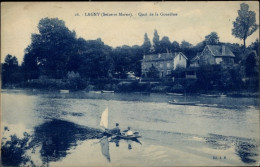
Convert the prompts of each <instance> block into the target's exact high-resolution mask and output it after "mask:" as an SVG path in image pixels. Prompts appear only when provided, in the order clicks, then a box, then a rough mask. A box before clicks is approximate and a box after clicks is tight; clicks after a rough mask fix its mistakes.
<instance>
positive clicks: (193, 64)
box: [190, 52, 201, 67]
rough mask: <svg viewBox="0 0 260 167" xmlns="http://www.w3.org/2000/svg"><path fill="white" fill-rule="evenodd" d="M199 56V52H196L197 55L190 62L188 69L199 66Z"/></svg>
mask: <svg viewBox="0 0 260 167" xmlns="http://www.w3.org/2000/svg"><path fill="white" fill-rule="evenodd" d="M200 55H201V52H198V53H197V55H196V56H195V57H193V58H192V59H191V60H190V67H199V66H200V65H199V64H200Z"/></svg>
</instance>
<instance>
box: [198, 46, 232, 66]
mask: <svg viewBox="0 0 260 167" xmlns="http://www.w3.org/2000/svg"><path fill="white" fill-rule="evenodd" d="M234 58H235V55H234V54H233V53H232V51H231V50H230V49H229V48H228V47H227V46H225V45H222V46H219V45H207V46H205V48H204V49H203V51H202V52H201V54H200V55H199V65H214V64H220V63H221V62H223V63H225V64H229V65H233V64H234Z"/></svg>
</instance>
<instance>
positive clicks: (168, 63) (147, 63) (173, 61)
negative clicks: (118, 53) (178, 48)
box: [142, 52, 188, 78]
mask: <svg viewBox="0 0 260 167" xmlns="http://www.w3.org/2000/svg"><path fill="white" fill-rule="evenodd" d="M187 60H188V59H187V57H186V56H185V55H184V54H183V53H181V52H178V53H161V54H151V55H144V57H143V60H142V74H143V76H145V77H147V73H148V71H149V69H150V68H151V67H152V66H154V67H156V68H157V69H158V71H159V72H160V78H162V77H165V76H166V75H168V74H171V71H172V70H175V69H176V68H178V67H182V68H186V67H187Z"/></svg>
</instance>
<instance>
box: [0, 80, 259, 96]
mask: <svg viewBox="0 0 260 167" xmlns="http://www.w3.org/2000/svg"><path fill="white" fill-rule="evenodd" d="M187 83H189V84H192V83H194V82H192V81H188V82H186V81H185V83H175V82H167V81H162V82H159V81H146V82H139V80H120V79H95V80H83V79H77V80H75V79H34V80H30V81H25V82H21V83H16V84H8V85H5V86H2V88H3V89H17V88H18V89H24V88H25V89H34V90H36V89H39V90H51V91H60V90H62V91H64V92H68V91H70V92H71V91H73V92H74V91H85V92H101V93H102V92H115V93H133V92H136V93H146V94H149V93H165V94H167V93H175V94H182V95H188V94H192V95H193V94H196V95H200V94H202V95H204V96H208V97H214V96H215V97H217V96H229V97H254V98H258V97H259V91H256V90H252V89H242V88H241V89H239V90H225V91H224V90H218V89H214V90H207V89H205V90H201V89H196V86H194V85H193V86H183V85H187Z"/></svg>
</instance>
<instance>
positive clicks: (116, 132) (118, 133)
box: [109, 123, 121, 135]
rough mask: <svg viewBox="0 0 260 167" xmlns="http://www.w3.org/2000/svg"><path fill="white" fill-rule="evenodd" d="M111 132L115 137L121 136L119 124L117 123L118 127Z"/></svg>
mask: <svg viewBox="0 0 260 167" xmlns="http://www.w3.org/2000/svg"><path fill="white" fill-rule="evenodd" d="M109 132H110V133H112V134H115V135H121V133H120V128H119V123H116V127H115V128H114V129H111V130H110V131H109Z"/></svg>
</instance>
